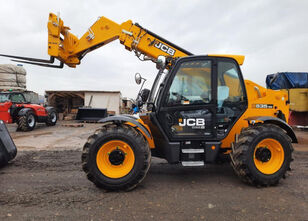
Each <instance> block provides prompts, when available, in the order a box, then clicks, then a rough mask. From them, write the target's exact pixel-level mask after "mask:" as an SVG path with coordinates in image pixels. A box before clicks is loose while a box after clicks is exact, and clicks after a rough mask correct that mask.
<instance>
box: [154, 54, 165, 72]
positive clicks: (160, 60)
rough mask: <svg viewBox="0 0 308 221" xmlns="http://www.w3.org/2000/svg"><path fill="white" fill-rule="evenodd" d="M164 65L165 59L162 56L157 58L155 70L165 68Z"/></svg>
mask: <svg viewBox="0 0 308 221" xmlns="http://www.w3.org/2000/svg"><path fill="white" fill-rule="evenodd" d="M165 65H166V57H165V56H162V55H160V56H158V58H157V61H156V68H157V69H161V68H165Z"/></svg>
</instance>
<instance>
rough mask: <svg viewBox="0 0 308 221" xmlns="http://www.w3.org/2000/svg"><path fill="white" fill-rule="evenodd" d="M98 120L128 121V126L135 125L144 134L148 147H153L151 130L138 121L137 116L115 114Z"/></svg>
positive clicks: (120, 122) (103, 121) (117, 122)
mask: <svg viewBox="0 0 308 221" xmlns="http://www.w3.org/2000/svg"><path fill="white" fill-rule="evenodd" d="M98 122H99V123H108V122H113V123H115V124H122V123H130V124H129V125H130V126H133V127H134V126H135V127H137V129H138V130H139V131H140V132H141V133H142V134H143V135H144V136H145V138H146V140H147V141H148V143H149V145H150V148H154V141H153V137H152V135H151V132H150V131H149V130H148V129H147V128H146V127H145V126H143V125H142V124H141V123H140V122H139V121H138V118H136V117H134V116H129V115H117V116H111V117H106V118H103V119H101V120H99V121H98Z"/></svg>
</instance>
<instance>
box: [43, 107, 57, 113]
mask: <svg viewBox="0 0 308 221" xmlns="http://www.w3.org/2000/svg"><path fill="white" fill-rule="evenodd" d="M45 110H46V112H47V113H50V111H52V110H54V111H55V110H56V109H55V108H54V107H51V106H48V107H45Z"/></svg>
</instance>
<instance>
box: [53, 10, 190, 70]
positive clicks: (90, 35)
mask: <svg viewBox="0 0 308 221" xmlns="http://www.w3.org/2000/svg"><path fill="white" fill-rule="evenodd" d="M69 30H70V28H69V27H67V26H64V23H63V21H62V19H61V18H59V17H58V16H57V15H55V14H53V13H50V14H49V21H48V54H49V55H50V56H51V57H55V58H57V59H58V60H60V61H61V62H63V63H65V64H66V65H68V66H70V67H76V65H78V64H80V61H81V59H82V58H83V57H84V56H85V55H86V54H87V53H89V52H91V51H92V50H95V49H97V48H99V47H101V46H104V45H106V44H108V43H110V42H112V41H114V40H117V39H119V41H120V43H121V44H123V45H124V46H125V48H126V49H127V50H129V51H134V52H135V54H136V55H137V56H138V57H139V58H140V59H145V60H152V61H154V62H155V61H156V59H157V57H158V56H160V55H164V56H166V57H183V56H188V55H192V53H190V52H188V51H186V50H185V49H182V48H180V47H179V46H176V45H174V44H173V43H171V42H169V41H167V40H165V39H163V38H162V37H160V36H158V35H156V34H154V33H152V32H150V31H148V30H146V29H144V28H142V27H141V26H140V25H138V24H133V23H132V21H131V20H128V21H126V22H124V23H122V24H117V23H115V22H113V21H111V20H110V19H108V18H105V17H100V18H99V19H98V20H97V21H96V22H95V23H94V24H93V25H92V26H91V27H90V28H89V29H88V31H87V32H86V33H85V34H84V35H83V36H82V37H81V38H80V39H78V38H77V37H76V36H75V35H74V34H72V33H71V32H70V31H69Z"/></svg>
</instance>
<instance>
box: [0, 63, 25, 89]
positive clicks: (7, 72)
mask: <svg viewBox="0 0 308 221" xmlns="http://www.w3.org/2000/svg"><path fill="white" fill-rule="evenodd" d="M26 74H27V72H26V69H24V68H23V67H21V66H16V65H13V64H0V89H13V90H17V89H26Z"/></svg>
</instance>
